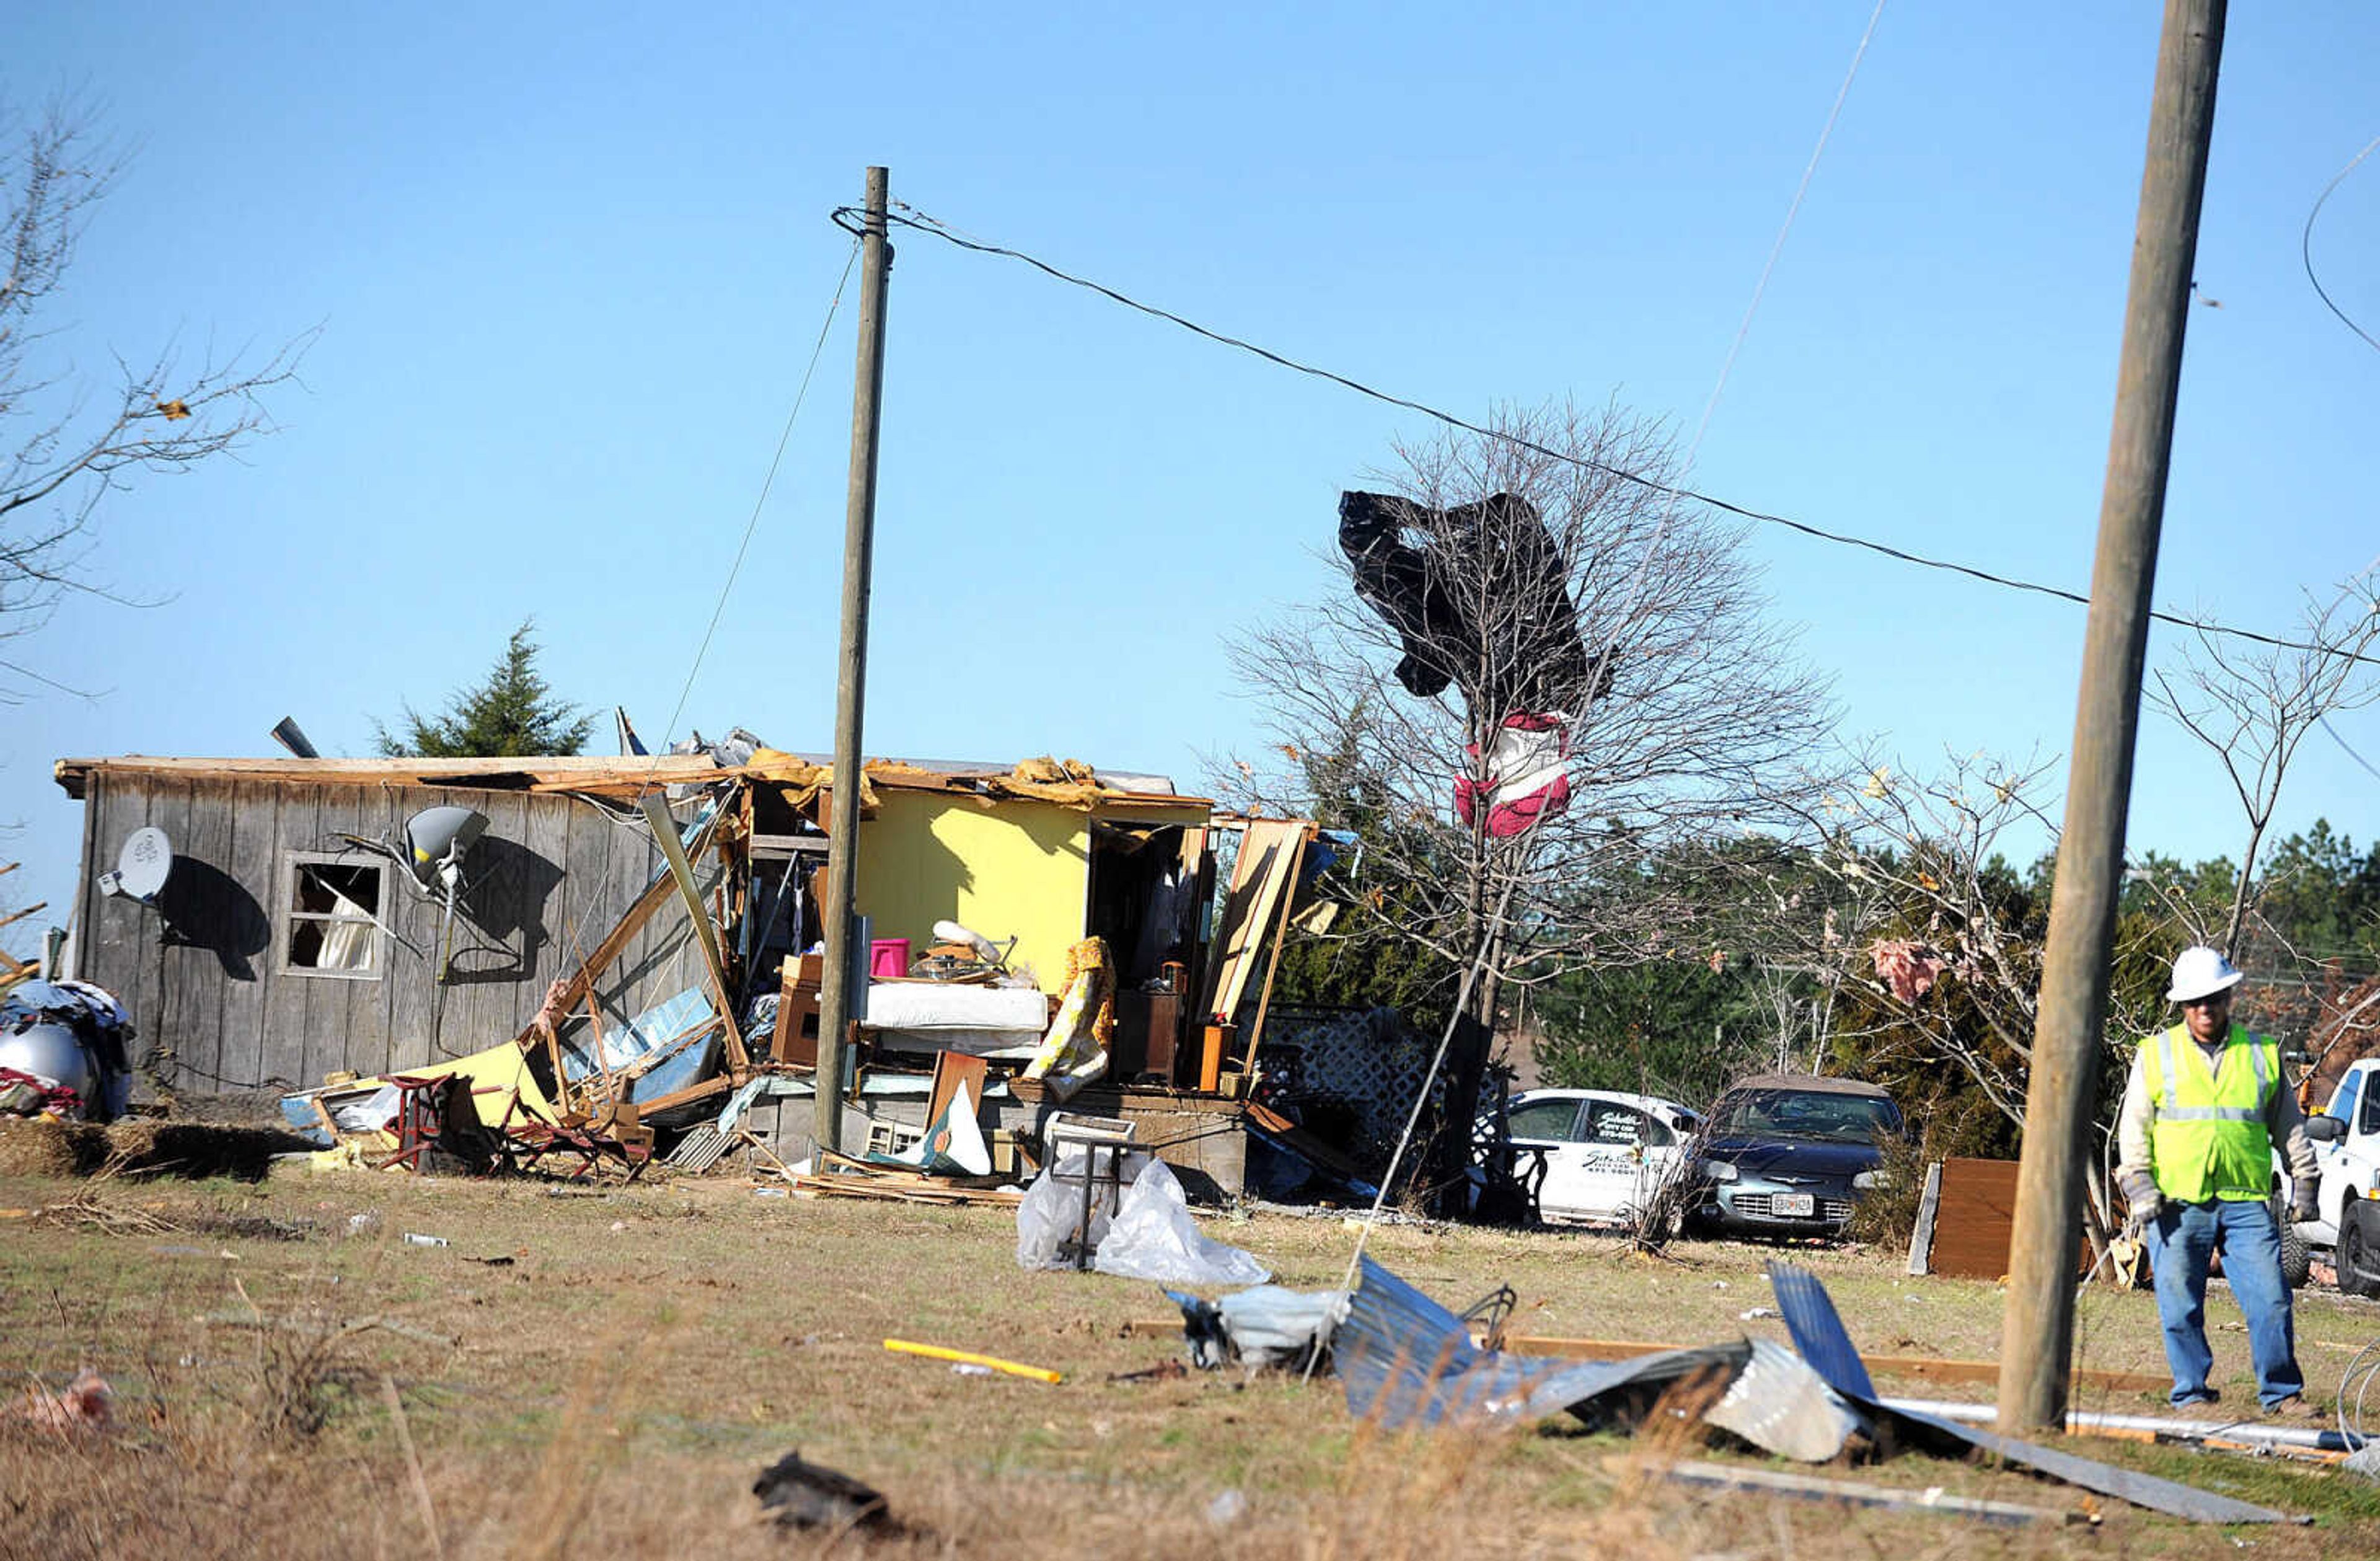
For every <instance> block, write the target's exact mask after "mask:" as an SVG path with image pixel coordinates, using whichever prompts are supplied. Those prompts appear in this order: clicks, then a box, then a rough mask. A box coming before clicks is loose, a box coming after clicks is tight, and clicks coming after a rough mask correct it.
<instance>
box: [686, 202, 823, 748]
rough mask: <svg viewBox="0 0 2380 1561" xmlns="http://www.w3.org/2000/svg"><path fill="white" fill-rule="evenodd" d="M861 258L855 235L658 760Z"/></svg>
mask: <svg viewBox="0 0 2380 1561" xmlns="http://www.w3.org/2000/svg"><path fill="white" fill-rule="evenodd" d="M858 262H859V241H858V240H857V239H856V238H855V239H854V240H852V245H851V254H850V255H849V257H848V258H846V259H845V260H844V262H843V274H842V275H841V276H840V277H838V278H837V279H836V280H835V284H834V297H833V298H832V299H829V300H828V302H827V306H826V319H825V321H824V322H823V323H821V324H820V326H819V334H818V340H817V341H816V342H815V343H813V344H812V345H811V348H810V361H809V367H808V368H807V369H804V370H803V371H802V383H801V388H799V389H798V390H795V392H794V405H793V409H792V410H790V411H788V412H787V413H786V414H785V427H784V431H783V433H779V434H778V435H777V451H776V454H774V455H772V456H771V457H769V472H768V475H767V476H765V477H763V478H762V479H761V480H760V493H759V497H757V498H755V499H754V500H753V501H752V515H751V518H749V519H747V520H746V521H745V522H744V540H743V541H741V542H739V543H736V544H735V562H734V563H733V564H730V565H729V566H728V567H727V579H726V581H725V582H724V583H723V584H722V585H721V586H720V588H719V604H718V605H716V606H714V607H712V608H711V609H710V625H709V626H708V627H706V628H704V629H703V631H702V643H701V644H700V645H699V646H698V647H697V648H696V650H695V652H694V665H691V666H689V667H687V668H686V682H685V684H684V685H683V686H682V687H681V688H680V689H678V691H677V707H676V708H675V709H674V710H672V711H671V712H670V718H669V726H667V727H666V728H665V735H664V736H663V737H662V745H661V748H660V750H657V751H656V752H655V753H654V755H653V758H654V760H655V761H656V762H658V761H659V760H660V759H661V757H662V754H663V753H666V752H667V751H668V750H669V746H670V743H671V742H672V741H673V740H674V738H676V737H677V718H678V717H679V716H681V715H683V714H685V713H686V697H687V696H688V695H690V694H692V693H693V692H694V679H695V676H696V674H698V673H699V672H700V671H701V670H702V658H703V657H704V656H706V655H708V654H710V637H711V636H712V635H714V634H716V633H718V632H719V620H720V618H721V617H722V616H724V615H725V614H726V612H727V598H728V596H729V595H730V594H731V593H733V592H734V591H735V577H736V576H737V575H739V574H741V573H742V572H743V569H744V555H745V554H746V553H747V552H749V551H750V550H751V547H752V532H753V531H754V530H755V529H757V528H758V527H759V524H760V510H761V507H762V506H765V505H766V504H767V503H768V502H769V490H770V489H771V488H772V487H774V486H775V485H776V482H777V468H778V467H779V466H781V465H783V463H784V459H785V445H786V444H787V442H788V441H790V440H791V439H792V438H793V436H794V420H795V418H798V417H800V416H801V415H802V402H803V400H804V399H805V398H807V396H808V395H809V393H810V376H811V375H812V374H815V373H817V372H818V365H819V354H820V352H822V351H824V350H825V349H826V338H827V333H828V332H830V331H832V330H833V329H834V314H835V311H836V310H838V309H840V308H842V307H843V289H844V284H845V283H847V282H849V281H850V280H851V268H852V267H853V266H854V265H856V264H857V263H858Z"/></svg>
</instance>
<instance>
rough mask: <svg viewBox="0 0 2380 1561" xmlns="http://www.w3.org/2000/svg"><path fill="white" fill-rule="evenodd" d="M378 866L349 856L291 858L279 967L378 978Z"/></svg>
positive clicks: (380, 878) (380, 886) (380, 871)
mask: <svg viewBox="0 0 2380 1561" xmlns="http://www.w3.org/2000/svg"><path fill="white" fill-rule="evenodd" d="M384 867H385V864H384V863H382V862H376V861H358V860H355V859H354V858H351V857H332V856H311V855H306V854H302V853H301V854H299V855H297V856H294V857H292V858H291V859H290V861H289V866H288V884H289V898H288V901H287V904H288V915H287V920H286V922H285V927H284V930H283V934H282V945H281V946H282V951H283V958H282V969H284V970H295V971H298V972H300V973H302V974H308V975H326V976H327V975H335V976H347V977H351V978H359V979H364V980H378V979H379V977H380V973H381V954H380V944H381V939H380V920H379V919H380V908H381V892H382V889H383V887H384V880H383V876H382V875H383V870H384Z"/></svg>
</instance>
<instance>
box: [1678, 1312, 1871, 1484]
mask: <svg viewBox="0 0 2380 1561" xmlns="http://www.w3.org/2000/svg"><path fill="white" fill-rule="evenodd" d="M1703 1419H1704V1420H1706V1421H1709V1422H1710V1423H1711V1424H1713V1425H1715V1426H1718V1428H1719V1429H1720V1430H1722V1431H1731V1432H1733V1433H1736V1434H1737V1435H1738V1436H1741V1437H1743V1439H1744V1440H1745V1441H1747V1442H1749V1443H1751V1444H1752V1445H1754V1446H1755V1447H1765V1448H1767V1450H1768V1451H1769V1452H1772V1453H1776V1454H1778V1455H1779V1456H1780V1457H1789V1458H1800V1459H1801V1460H1802V1461H1803V1462H1804V1463H1825V1462H1826V1461H1827V1460H1828V1459H1829V1458H1831V1457H1834V1456H1835V1455H1836V1454H1838V1453H1840V1452H1841V1451H1842V1450H1843V1444H1844V1442H1846V1441H1847V1440H1849V1439H1850V1437H1851V1433H1852V1432H1854V1431H1857V1430H1860V1429H1862V1428H1863V1427H1864V1424H1865V1422H1864V1421H1863V1420H1862V1419H1861V1418H1860V1416H1859V1414H1858V1412H1857V1411H1855V1410H1854V1409H1852V1408H1851V1406H1850V1405H1849V1404H1847V1403H1845V1402H1844V1401H1843V1399H1842V1398H1840V1396H1837V1395H1836V1393H1835V1392H1834V1390H1833V1389H1831V1388H1829V1387H1828V1385H1827V1384H1826V1383H1825V1382H1824V1381H1823V1380H1821V1379H1820V1378H1819V1376H1818V1374H1817V1373H1816V1372H1814V1371H1812V1370H1811V1369H1810V1366H1809V1362H1807V1361H1805V1360H1803V1359H1802V1358H1801V1357H1800V1356H1798V1355H1796V1354H1794V1353H1793V1352H1792V1351H1791V1350H1790V1349H1788V1348H1785V1347H1784V1346H1783V1345H1781V1344H1776V1343H1772V1342H1771V1341H1769V1340H1767V1339H1755V1340H1753V1341H1752V1360H1751V1362H1750V1363H1749V1364H1747V1365H1746V1366H1745V1367H1744V1368H1743V1375H1741V1376H1739V1377H1737V1378H1736V1379H1735V1384H1734V1385H1733V1386H1731V1387H1730V1388H1729V1389H1728V1390H1727V1392H1726V1394H1725V1395H1724V1396H1722V1397H1721V1398H1720V1399H1719V1401H1718V1403H1716V1404H1714V1405H1712V1406H1711V1407H1710V1408H1709V1409H1705V1410H1704V1411H1703Z"/></svg>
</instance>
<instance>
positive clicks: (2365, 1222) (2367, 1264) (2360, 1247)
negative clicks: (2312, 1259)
mask: <svg viewBox="0 0 2380 1561" xmlns="http://www.w3.org/2000/svg"><path fill="white" fill-rule="evenodd" d="M2331 1255H2332V1256H2333V1257H2334V1258H2335V1259H2337V1260H2338V1287H2339V1289H2340V1291H2341V1292H2342V1293H2344V1294H2347V1295H2350V1296H2380V1208H2374V1206H2373V1205H2372V1203H2371V1202H2370V1201H2368V1200H2365V1199H2361V1198H2350V1199H2349V1200H2348V1201H2347V1207H2346V1208H2344V1209H2342V1210H2340V1211H2339V1215H2338V1251H2336V1252H2334V1253H2332V1254H2331Z"/></svg>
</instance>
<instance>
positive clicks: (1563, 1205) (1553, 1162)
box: [1505, 1090, 1702, 1225]
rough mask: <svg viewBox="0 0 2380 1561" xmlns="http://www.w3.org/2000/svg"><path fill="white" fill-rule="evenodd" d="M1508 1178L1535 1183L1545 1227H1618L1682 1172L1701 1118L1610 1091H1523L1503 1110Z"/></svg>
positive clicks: (1678, 1107)
mask: <svg viewBox="0 0 2380 1561" xmlns="http://www.w3.org/2000/svg"><path fill="white" fill-rule="evenodd" d="M1505 1115H1506V1121H1507V1122H1508V1123H1509V1125H1510V1129H1511V1133H1512V1149H1513V1167H1512V1168H1513V1173H1514V1175H1515V1176H1517V1177H1519V1178H1520V1179H1521V1181H1522V1183H1523V1185H1524V1186H1525V1185H1527V1184H1528V1183H1529V1182H1531V1181H1533V1180H1535V1179H1536V1174H1537V1173H1536V1164H1537V1163H1542V1164H1543V1165H1544V1166H1545V1180H1544V1181H1543V1182H1542V1183H1541V1184H1539V1186H1538V1188H1537V1213H1538V1216H1539V1217H1540V1218H1542V1219H1543V1220H1544V1221H1545V1222H1546V1223H1547V1224H1548V1225H1626V1224H1628V1223H1629V1222H1630V1221H1631V1220H1633V1218H1634V1217H1635V1215H1636V1212H1637V1211H1638V1210H1639V1209H1642V1208H1644V1207H1645V1206H1646V1205H1647V1204H1648V1203H1650V1202H1651V1201H1652V1198H1653V1195H1654V1194H1655V1193H1656V1192H1658V1191H1659V1190H1660V1189H1661V1188H1662V1186H1663V1185H1664V1184H1666V1183H1667V1182H1668V1181H1669V1180H1670V1178H1671V1177H1675V1176H1677V1175H1678V1174H1680V1172H1681V1171H1682V1168H1683V1163H1684V1160H1685V1154H1686V1146H1687V1144H1688V1142H1689V1141H1690V1140H1693V1138H1694V1132H1695V1130H1696V1128H1699V1127H1700V1126H1701V1124H1702V1119H1701V1118H1700V1117H1699V1116H1695V1115H1694V1113H1693V1112H1691V1111H1688V1110H1687V1109H1686V1108H1685V1107H1684V1106H1682V1105H1680V1104H1678V1103H1677V1102H1675V1101H1666V1100H1661V1099H1659V1098H1658V1097H1656V1096H1653V1095H1634V1094H1627V1093H1624V1092H1622V1091H1617V1090H1527V1091H1523V1092H1521V1093H1520V1094H1517V1095H1514V1096H1513V1097H1512V1104H1511V1105H1510V1106H1509V1107H1507V1109H1506V1114H1505Z"/></svg>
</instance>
